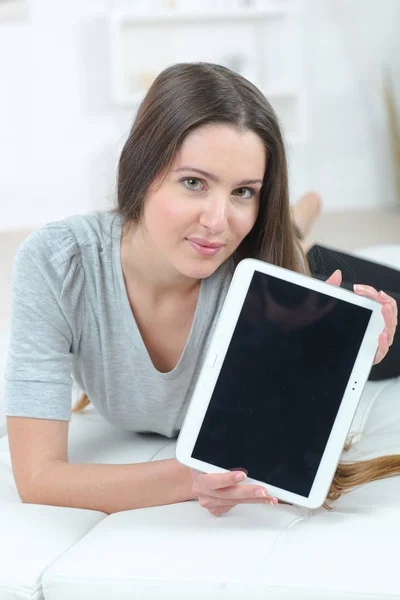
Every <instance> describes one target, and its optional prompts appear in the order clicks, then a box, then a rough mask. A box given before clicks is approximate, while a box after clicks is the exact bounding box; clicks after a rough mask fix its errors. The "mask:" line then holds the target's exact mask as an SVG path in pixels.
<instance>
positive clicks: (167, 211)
mask: <svg viewBox="0 0 400 600" xmlns="http://www.w3.org/2000/svg"><path fill="white" fill-rule="evenodd" d="M265 169H266V151H265V148H264V145H263V143H262V141H261V139H260V138H259V137H258V136H257V135H256V134H255V133H254V132H252V131H245V132H240V131H238V130H237V129H236V128H234V127H233V126H231V125H223V124H221V125H219V124H218V125H205V126H203V127H199V128H198V129H196V130H194V131H192V132H191V133H190V134H189V135H188V136H187V137H186V138H185V141H184V143H183V145H182V147H181V149H180V150H179V152H178V153H177V155H176V157H175V161H174V164H173V166H172V169H171V170H170V172H169V173H168V175H167V177H166V178H165V179H164V181H163V182H162V183H161V185H158V187H157V185H154V186H151V188H150V190H149V193H148V194H147V195H146V198H145V204H144V212H143V224H144V236H145V239H146V241H147V242H150V244H151V246H152V250H153V259H154V258H156V256H155V255H157V257H159V258H161V259H162V261H164V262H165V263H166V264H165V267H166V268H169V267H172V269H173V270H175V271H178V272H179V273H180V274H182V275H185V276H187V277H191V278H196V279H201V278H204V277H208V276H209V275H211V274H212V273H213V272H214V271H215V270H216V269H217V268H218V267H219V266H220V265H221V264H222V263H223V262H224V261H225V260H226V259H227V258H228V257H229V256H231V255H232V253H233V252H234V251H235V250H236V248H237V247H238V246H239V244H240V243H241V242H242V240H243V239H244V238H245V237H246V235H247V234H248V233H249V231H250V230H251V229H252V227H253V225H254V224H255V222H256V219H257V215H258V209H259V201H260V189H261V186H262V181H263V177H264V173H265ZM154 253H155V254H154Z"/></svg>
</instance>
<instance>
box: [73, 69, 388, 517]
mask: <svg viewBox="0 0 400 600" xmlns="http://www.w3.org/2000/svg"><path fill="white" fill-rule="evenodd" d="M208 124H227V125H231V126H234V127H236V128H237V129H238V130H240V131H247V130H250V131H253V132H254V133H256V134H257V135H258V136H259V138H260V139H261V141H262V142H263V144H264V146H265V149H266V154H267V167H266V171H265V174H264V179H263V186H262V188H261V193H260V208H259V214H258V217H257V221H256V223H255V225H254V227H253V229H252V230H251V231H250V233H249V234H248V235H247V237H246V238H245V239H244V240H243V242H242V243H241V244H240V246H239V248H238V249H237V251H236V252H235V255H234V257H233V258H234V263H236V264H237V263H238V262H239V261H240V260H241V259H243V258H247V257H251V258H257V259H260V260H264V261H266V262H269V263H271V264H274V265H278V266H281V267H284V268H286V269H290V270H293V271H298V272H303V273H306V274H308V275H310V271H309V267H308V263H307V260H306V257H305V255H304V253H303V251H302V249H301V246H300V244H299V242H298V239H297V236H296V232H295V226H294V223H293V220H292V216H291V210H290V205H289V191H288V170H287V160H286V152H285V145H284V140H283V136H282V133H281V128H280V125H279V120H278V117H277V115H276V114H275V112H274V110H273V108H272V106H271V104H270V103H269V102H268V100H267V99H266V98H265V96H264V95H263V94H262V93H261V92H260V90H259V89H258V88H257V87H256V86H254V85H253V84H252V83H250V82H249V81H248V80H247V79H245V78H244V77H242V76H241V75H239V74H238V73H235V72H234V71H231V70H230V69H228V68H226V67H224V66H222V65H216V64H212V63H204V62H200V63H178V64H175V65H172V66H171V67H168V68H167V69H165V70H164V71H162V72H161V73H160V74H159V75H158V77H157V78H156V79H155V80H154V82H153V84H152V85H151V87H150V89H149V91H148V92H147V94H146V96H145V98H144V100H143V102H142V103H141V105H140V107H139V109H138V112H137V115H136V118H135V120H134V122H133V125H132V128H131V130H130V133H129V136H128V138H127V140H126V142H125V145H124V147H123V150H122V152H121V156H120V160H119V165H118V180H117V206H116V208H115V209H113V211H112V212H117V213H118V214H120V215H121V217H122V220H123V223H124V224H126V223H127V224H129V223H137V222H139V221H140V219H141V217H142V214H143V207H144V202H145V198H146V194H147V193H148V190H149V188H150V185H151V184H152V183H153V182H155V181H156V180H158V179H162V178H163V177H164V176H166V175H167V174H168V172H169V171H170V169H171V167H172V163H173V160H174V158H175V155H176V153H177V152H178V150H179V149H180V147H181V146H182V143H183V141H184V140H185V138H186V136H187V135H188V134H189V133H190V132H192V131H193V130H194V129H196V128H198V127H201V126H203V125H208ZM89 403H90V400H89V398H88V397H87V395H86V394H83V395H82V396H81V398H80V399H79V400H78V402H77V403H76V405H75V406H74V408H73V409H72V412H74V413H77V412H79V411H81V410H82V409H83V408H85V406H87V405H88V404H89ZM382 460H383V459H382ZM371 462H373V461H365V463H356V466H355V467H353V466H351V465H343V464H341V465H339V467H338V469H337V472H336V475H335V478H334V480H333V483H332V487H331V489H330V491H329V494H328V499H335V498H338V497H339V496H340V495H341V494H343V493H345V492H346V491H348V490H349V489H351V488H352V487H354V485H360V484H362V483H366V482H367V481H372V479H376V478H379V477H384V476H386V474H387V467H386V464H385V465H383V463H380V462H379V461H378V463H376V462H375V463H374V466H373V469H372V472H371V469H370V468H369V467H368V466H366V467H364V464H365V465H366V464H367V463H368V464H369V463H371ZM352 469H353V471H354V469H355V472H356V474H358V475H356V476H355V477H354V475H352V473H353V471H352ZM394 469H395V470H396V469H397V471H396V472H400V459H398V462H397V463H396V465H395V467H394ZM326 507H328V506H327V505H326Z"/></svg>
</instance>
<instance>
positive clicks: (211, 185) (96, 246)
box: [6, 63, 397, 515]
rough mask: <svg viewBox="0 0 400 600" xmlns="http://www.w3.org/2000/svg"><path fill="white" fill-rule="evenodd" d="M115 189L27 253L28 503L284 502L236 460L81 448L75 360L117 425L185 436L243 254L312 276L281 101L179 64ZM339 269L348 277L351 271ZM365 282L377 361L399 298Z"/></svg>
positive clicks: (79, 377)
mask: <svg viewBox="0 0 400 600" xmlns="http://www.w3.org/2000/svg"><path fill="white" fill-rule="evenodd" d="M117 196H118V198H117V207H116V209H113V210H112V211H103V212H97V213H94V214H90V215H83V216H74V217H70V218H68V219H65V220H63V221H59V222H56V223H49V224H48V225H46V226H45V227H43V228H41V229H40V230H38V231H36V232H35V233H33V234H32V235H31V236H29V237H28V238H27V240H25V242H24V243H23V244H22V245H21V246H20V248H19V251H18V253H17V257H16V260H15V267H14V280H13V296H12V317H11V342H10V350H9V359H8V364H7V370H6V414H7V415H8V434H9V443H10V450H11V458H12V465H13V472H14V476H15V480H16V484H17V487H18V491H19V493H20V496H21V498H22V500H23V501H25V502H30V503H32V502H35V503H40V504H52V505H60V506H70V507H80V508H88V509H94V510H101V511H103V512H106V513H112V512H116V511H120V510H127V509H133V508H139V507H146V506H156V505H163V504H170V503H175V502H180V501H185V500H190V499H196V500H198V501H199V503H200V504H201V506H203V507H205V508H207V509H208V510H209V511H210V512H211V513H212V514H214V515H219V514H222V513H224V512H227V511H228V510H230V509H231V508H233V506H235V505H236V504H239V503H259V502H261V503H265V502H272V503H274V504H276V502H277V501H276V499H273V498H271V497H270V496H265V495H264V493H263V490H262V489H260V487H259V486H255V485H243V486H238V485H237V482H238V481H240V480H243V479H244V478H245V475H244V474H243V473H240V472H237V471H235V472H232V473H224V474H222V475H216V474H211V475H207V474H201V473H198V472H192V471H191V469H189V468H187V467H185V466H183V465H181V464H179V463H178V462H177V461H176V460H173V459H171V460H162V461H156V462H151V463H142V464H132V465H107V464H106V465H104V464H102V465H100V464H69V463H68V455H67V435H68V422H69V420H70V414H71V408H70V403H71V372H72V375H73V377H74V379H75V381H76V382H77V384H78V385H79V386H80V388H81V389H82V390H84V391H85V393H86V395H87V397H89V398H90V399H91V400H92V401H93V403H94V404H95V406H96V408H97V409H98V411H99V412H100V413H101V414H102V415H103V416H104V417H105V418H106V419H108V420H109V421H110V422H112V423H114V424H116V425H118V426H120V427H123V428H125V429H128V430H132V431H142V432H143V431H152V432H157V433H159V434H162V435H165V436H169V437H173V436H176V435H177V433H178V432H179V429H180V427H181V425H182V421H183V417H184V415H185V412H186V409H187V406H188V402H189V400H190V396H191V393H192V390H193V387H194V384H195V382H196V378H197V376H198V373H199V369H200V366H201V363H202V359H203V357H204V354H205V351H206V349H207V345H208V343H209V341H210V338H211V335H212V333H213V330H214V327H215V324H216V322H217V319H218V315H219V313H220V310H221V307H222V303H223V300H224V297H225V294H226V291H227V289H228V287H229V283H230V278H231V275H232V270H233V268H234V266H235V264H236V263H237V262H238V261H239V260H240V259H241V258H244V257H255V258H259V259H262V260H266V261H268V262H271V263H273V264H276V265H280V266H283V267H285V268H287V269H292V270H296V271H303V272H306V273H309V271H308V267H307V261H306V260H305V256H304V254H303V252H302V250H301V247H300V244H299V242H298V240H297V238H296V235H295V230H294V225H293V222H292V218H291V213H290V208H289V200H288V181H287V165H286V156H285V151H284V144H283V140H282V135H281V131H280V129H279V125H278V121H277V118H276V115H275V113H274V111H273V110H272V108H271V106H270V104H269V103H268V101H267V100H266V99H265V97H264V96H263V95H262V93H261V92H260V91H259V90H258V89H257V88H256V87H255V86H254V85H252V84H251V83H250V82H248V81H247V80H246V79H244V78H243V77H241V76H240V75H238V74H236V73H234V72H232V71H230V70H229V69H227V68H225V67H222V66H219V65H214V64H208V63H197V64H190V63H187V64H177V65H174V66H172V67H170V68H168V69H166V70H165V71H163V72H162V73H161V74H160V75H159V76H158V77H157V79H156V80H155V82H154V83H153V85H152V86H151V88H150V90H149V92H148V94H147V96H146V98H145V99H144V101H143V103H142V105H141V106H140V108H139V111H138V114H137V117H136V120H135V122H134V123H133V126H132V129H131V132H130V134H129V137H128V139H127V141H126V143H125V146H124V148H123V151H122V154H121V157H120V162H119V169H118V194H117ZM328 281H329V283H331V284H333V285H340V282H341V275H340V272H339V271H337V272H335V273H333V275H331V277H329V279H328ZM362 293H363V294H365V295H367V296H369V297H371V298H374V299H376V300H378V301H379V302H381V304H382V312H383V316H384V319H385V325H386V326H385V331H384V332H383V333H382V334H381V335H380V336H379V350H378V351H377V355H376V359H375V362H376V363H378V362H380V361H381V360H382V359H383V357H384V356H385V355H386V353H387V352H388V349H389V346H390V345H391V343H392V341H393V336H394V332H395V327H396V320H397V307H396V303H395V301H394V300H393V299H391V298H390V297H386V296H385V294H382V292H379V293H378V291H377V290H375V289H367V290H366V291H363V292H362ZM85 398H86V396H85Z"/></svg>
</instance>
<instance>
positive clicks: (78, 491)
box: [8, 417, 197, 514]
mask: <svg viewBox="0 0 400 600" xmlns="http://www.w3.org/2000/svg"><path fill="white" fill-rule="evenodd" d="M8 436H9V443H10V451H11V460H12V467H13V473H14V477H15V481H16V484H17V489H18V492H19V495H20V497H21V500H22V501H23V502H25V503H29V504H50V505H52V506H67V507H71V508H84V509H89V510H99V511H102V512H105V513H107V514H110V513H114V512H118V511H122V510H130V509H135V508H145V507H148V506H160V505H164V504H174V503H176V502H183V501H186V500H192V499H197V496H195V495H194V494H193V492H192V485H193V481H192V474H191V469H190V468H189V467H185V466H184V465H181V464H180V463H179V462H178V461H176V460H175V459H168V460H160V461H154V462H148V463H138V464H127V465H108V464H105V465H104V464H73V463H72V464H71V463H68V457H67V438H68V421H56V420H50V419H31V418H26V417H8Z"/></svg>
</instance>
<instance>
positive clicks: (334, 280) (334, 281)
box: [325, 269, 342, 287]
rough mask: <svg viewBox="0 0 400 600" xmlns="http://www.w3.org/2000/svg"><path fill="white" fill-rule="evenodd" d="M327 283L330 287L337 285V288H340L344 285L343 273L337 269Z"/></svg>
mask: <svg viewBox="0 0 400 600" xmlns="http://www.w3.org/2000/svg"><path fill="white" fill-rule="evenodd" d="M325 283H329V285H335V286H336V287H340V285H341V283H342V271H341V270H340V269H337V270H336V271H335V272H334V273H332V275H331V276H330V277H329V278H328V279H327V280H326V281H325Z"/></svg>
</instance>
